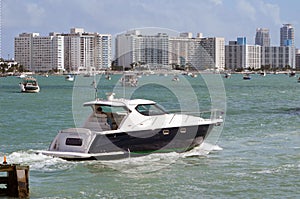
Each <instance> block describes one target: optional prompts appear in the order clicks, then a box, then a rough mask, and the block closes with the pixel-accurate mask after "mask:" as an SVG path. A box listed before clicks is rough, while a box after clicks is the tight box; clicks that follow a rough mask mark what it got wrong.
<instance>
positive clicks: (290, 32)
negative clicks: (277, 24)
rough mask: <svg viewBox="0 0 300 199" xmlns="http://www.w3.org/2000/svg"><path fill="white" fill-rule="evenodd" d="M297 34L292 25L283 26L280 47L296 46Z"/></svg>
mask: <svg viewBox="0 0 300 199" xmlns="http://www.w3.org/2000/svg"><path fill="white" fill-rule="evenodd" d="M294 45H295V32H294V27H293V25H292V24H283V26H282V27H281V28H280V46H294Z"/></svg>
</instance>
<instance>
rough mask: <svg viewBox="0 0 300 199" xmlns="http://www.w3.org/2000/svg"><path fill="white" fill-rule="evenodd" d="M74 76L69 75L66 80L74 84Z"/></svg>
mask: <svg viewBox="0 0 300 199" xmlns="http://www.w3.org/2000/svg"><path fill="white" fill-rule="evenodd" d="M74 79H75V78H74V75H67V76H66V77H65V80H66V81H69V82H73V81H74Z"/></svg>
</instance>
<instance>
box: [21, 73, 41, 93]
mask: <svg viewBox="0 0 300 199" xmlns="http://www.w3.org/2000/svg"><path fill="white" fill-rule="evenodd" d="M19 86H20V89H21V92H24V93H38V92H40V87H39V85H38V82H37V80H36V79H35V78H33V77H26V78H24V79H23V82H22V83H19Z"/></svg>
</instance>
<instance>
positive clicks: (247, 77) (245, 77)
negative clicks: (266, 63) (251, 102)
mask: <svg viewBox="0 0 300 199" xmlns="http://www.w3.org/2000/svg"><path fill="white" fill-rule="evenodd" d="M243 79H244V80H250V79H251V76H250V75H249V74H248V73H247V74H245V75H243Z"/></svg>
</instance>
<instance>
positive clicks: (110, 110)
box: [94, 105, 130, 130]
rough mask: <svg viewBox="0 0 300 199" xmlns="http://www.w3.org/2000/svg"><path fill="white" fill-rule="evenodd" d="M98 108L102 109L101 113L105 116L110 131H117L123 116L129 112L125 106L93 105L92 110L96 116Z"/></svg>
mask: <svg viewBox="0 0 300 199" xmlns="http://www.w3.org/2000/svg"><path fill="white" fill-rule="evenodd" d="M99 107H101V108H102V113H103V114H105V115H106V116H107V123H108V124H109V125H110V127H111V129H112V130H115V129H117V128H118V127H119V125H120V124H121V122H122V121H123V119H124V118H125V116H126V115H127V114H128V113H129V112H130V111H129V109H127V107H126V106H109V105H95V107H94V110H95V113H96V114H97V113H98V111H97V110H99Z"/></svg>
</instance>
